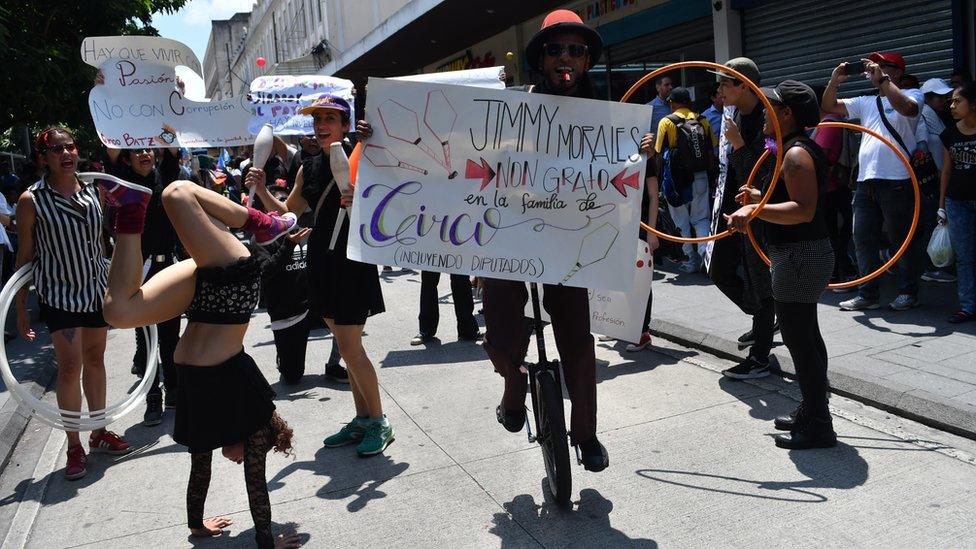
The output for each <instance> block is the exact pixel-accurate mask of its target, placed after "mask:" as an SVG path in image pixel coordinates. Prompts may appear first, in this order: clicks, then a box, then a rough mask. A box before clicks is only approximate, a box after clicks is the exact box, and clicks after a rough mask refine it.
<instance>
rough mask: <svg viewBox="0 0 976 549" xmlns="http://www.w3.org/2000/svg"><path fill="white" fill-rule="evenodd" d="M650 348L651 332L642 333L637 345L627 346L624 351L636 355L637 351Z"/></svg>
mask: <svg viewBox="0 0 976 549" xmlns="http://www.w3.org/2000/svg"><path fill="white" fill-rule="evenodd" d="M650 346H651V332H644V333H642V334H641V338H640V341H638V342H637V343H631V344H630V345H627V347H626V351H627V352H628V353H636V352H637V351H643V350H644V349H647V348H648V347H650Z"/></svg>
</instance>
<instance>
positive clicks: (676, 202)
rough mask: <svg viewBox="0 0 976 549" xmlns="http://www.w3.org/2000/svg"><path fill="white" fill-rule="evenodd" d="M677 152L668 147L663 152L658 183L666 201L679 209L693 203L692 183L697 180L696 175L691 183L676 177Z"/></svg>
mask: <svg viewBox="0 0 976 549" xmlns="http://www.w3.org/2000/svg"><path fill="white" fill-rule="evenodd" d="M675 150H676V149H672V148H667V147H666V148H665V149H664V151H662V152H661V160H662V162H661V173H660V174H659V176H658V181H659V182H660V184H661V194H663V195H664V200H665V201H667V203H668V204H670V205H671V206H674V207H675V208H677V207H678V206H684V205H685V204H687V203H689V202H691V199H692V196H691V194H692V193H691V191H692V182H694V180H695V178H694V174H692V178H691V180H690V181H684V180H681V181H679V180H678V179H677V178H676V177H675V173H674V168H675V165H676V164H677V162H675V158H674V157H675Z"/></svg>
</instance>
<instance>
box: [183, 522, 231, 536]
mask: <svg viewBox="0 0 976 549" xmlns="http://www.w3.org/2000/svg"><path fill="white" fill-rule="evenodd" d="M231 524H234V521H232V520H231V519H230V517H213V518H208V519H203V528H190V533H191V534H193V535H194V536H196V537H199V538H206V537H210V536H219V535H220V534H222V533H223V532H224V528H227V527H228V526H230V525H231Z"/></svg>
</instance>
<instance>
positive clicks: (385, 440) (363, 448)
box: [356, 421, 393, 457]
mask: <svg viewBox="0 0 976 549" xmlns="http://www.w3.org/2000/svg"><path fill="white" fill-rule="evenodd" d="M392 442H393V426H392V425H390V423H389V422H387V423H386V425H383V423H382V422H381V421H374V422H372V423H370V424H369V425H368V426H367V427H366V433H365V434H364V435H363V441H362V442H360V443H359V446H356V453H357V454H359V457H367V456H375V455H376V454H379V453H382V452H383V450H385V449H386V447H387V446H389V445H390V443H392Z"/></svg>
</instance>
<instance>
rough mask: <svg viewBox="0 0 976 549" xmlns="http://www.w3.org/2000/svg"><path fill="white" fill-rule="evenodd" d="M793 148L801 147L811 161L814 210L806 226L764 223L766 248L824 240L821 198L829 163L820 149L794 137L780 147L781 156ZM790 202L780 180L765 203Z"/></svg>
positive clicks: (825, 188) (824, 229)
mask: <svg viewBox="0 0 976 549" xmlns="http://www.w3.org/2000/svg"><path fill="white" fill-rule="evenodd" d="M793 147H802V148H803V149H804V150H806V151H807V152H808V153H810V156H811V157H812V158H813V166H814V170H815V171H816V176H817V209H816V211H815V212H814V214H813V219H811V220H810V221H808V222H806V223H797V224H795V225H780V224H778V223H773V222H767V223H764V228H765V236H766V242H767V243H768V244H786V243H788V242H806V241H810V240H820V239H821V238H827V236H828V234H829V233H828V231H827V219H826V217H825V216H824V211H823V210H824V196H825V195H826V192H827V172H828V170H829V168H830V162H829V161H828V160H827V157H826V155H824V152H823V149H821V148H820V145H817V143H816V142H815V141H813V140H812V139H810V138H809V137H807V136H806V135H802V134H801V135H797V136H794V137H792V138H790V139H789V140H788V141H786V143H785V144H784V148H785V149H786V150H785V151H784V152H783V154H784V155H785V154H786V152H787V151H789V150H790V149H792V148H793ZM789 200H790V193H789V190H788V189H787V187H786V182H785V181H784V180H783V177H782V176H780V178H779V182H778V183H777V184H776V188H775V189H773V196H772V197H771V198H770V199H769V203H770V204H777V203H781V202H787V201H789Z"/></svg>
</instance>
